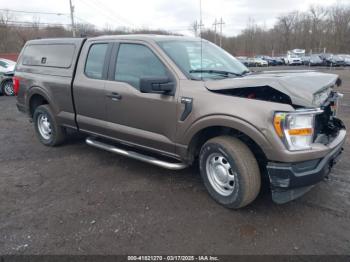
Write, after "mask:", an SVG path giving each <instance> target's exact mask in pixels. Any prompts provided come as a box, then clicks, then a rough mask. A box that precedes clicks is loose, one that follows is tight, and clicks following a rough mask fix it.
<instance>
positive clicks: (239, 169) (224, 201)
mask: <svg viewBox="0 0 350 262" xmlns="http://www.w3.org/2000/svg"><path fill="white" fill-rule="evenodd" d="M199 168H200V173H201V176H202V179H203V182H204V185H205V187H206V189H207V191H208V193H209V194H210V196H211V197H212V198H213V199H214V200H216V201H217V202H218V203H220V204H221V205H223V206H225V207H227V208H232V209H238V208H241V207H244V206H246V205H248V204H250V203H251V202H253V201H254V200H255V198H256V197H257V195H258V194H259V192H260V187H261V176H260V170H259V165H258V163H257V160H256V158H255V157H254V155H253V153H252V152H251V151H250V149H249V148H248V147H247V146H246V145H245V144H244V143H243V142H242V141H240V140H239V139H237V138H235V137H231V136H220V137H216V138H213V139H210V140H209V141H207V142H206V143H205V144H204V145H203V147H202V149H201V151H200V155H199ZM230 169H231V171H230ZM214 171H215V172H214ZM227 181H229V182H227ZM223 183H226V184H225V186H226V188H227V190H226V189H225V188H224V187H225V186H222V184H223ZM219 184H220V185H219Z"/></svg>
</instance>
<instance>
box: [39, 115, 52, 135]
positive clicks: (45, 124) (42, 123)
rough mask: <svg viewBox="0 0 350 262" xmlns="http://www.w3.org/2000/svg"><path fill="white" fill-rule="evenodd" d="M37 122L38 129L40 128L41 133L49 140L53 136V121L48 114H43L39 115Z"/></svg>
mask: <svg viewBox="0 0 350 262" xmlns="http://www.w3.org/2000/svg"><path fill="white" fill-rule="evenodd" d="M37 124H38V129H39V133H40V135H41V136H42V137H43V138H44V139H46V140H49V139H50V138H51V135H52V129H51V123H50V121H49V119H48V117H47V115H45V114H41V115H40V116H39V117H38V121H37Z"/></svg>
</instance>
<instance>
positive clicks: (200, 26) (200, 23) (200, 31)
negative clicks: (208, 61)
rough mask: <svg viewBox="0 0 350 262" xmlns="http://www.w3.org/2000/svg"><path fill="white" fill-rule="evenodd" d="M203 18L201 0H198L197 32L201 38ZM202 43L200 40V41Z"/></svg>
mask: <svg viewBox="0 0 350 262" xmlns="http://www.w3.org/2000/svg"><path fill="white" fill-rule="evenodd" d="M202 29H203V20H202V0H199V34H200V37H201V38H202ZM201 45H202V42H201Z"/></svg>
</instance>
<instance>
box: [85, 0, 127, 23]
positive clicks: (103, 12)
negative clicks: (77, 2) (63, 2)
mask: <svg viewBox="0 0 350 262" xmlns="http://www.w3.org/2000/svg"><path fill="white" fill-rule="evenodd" d="M81 1H82V2H84V3H85V4H87V5H89V6H90V7H91V8H93V10H94V12H96V11H97V12H99V13H100V14H101V15H102V16H107V17H108V18H109V19H110V20H113V21H114V22H115V23H117V24H120V22H121V21H120V20H118V18H117V17H116V15H115V13H109V12H107V10H106V9H103V8H101V7H100V6H101V5H99V4H96V2H92V1H85V0H81ZM123 23H124V24H125V22H123Z"/></svg>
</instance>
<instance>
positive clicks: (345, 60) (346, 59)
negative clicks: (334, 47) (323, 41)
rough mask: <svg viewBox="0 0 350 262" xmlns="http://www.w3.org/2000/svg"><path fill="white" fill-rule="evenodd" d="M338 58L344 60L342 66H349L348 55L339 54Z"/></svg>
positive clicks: (349, 56)
mask: <svg viewBox="0 0 350 262" xmlns="http://www.w3.org/2000/svg"><path fill="white" fill-rule="evenodd" d="M338 56H339V57H341V58H342V59H344V64H345V65H346V66H350V55H347V54H340V55H338Z"/></svg>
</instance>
